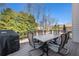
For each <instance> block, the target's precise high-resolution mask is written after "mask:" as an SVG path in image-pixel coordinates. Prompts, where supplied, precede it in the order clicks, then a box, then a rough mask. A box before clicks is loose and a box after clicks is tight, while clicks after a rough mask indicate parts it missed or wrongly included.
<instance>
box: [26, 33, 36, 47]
mask: <svg viewBox="0 0 79 59" xmlns="http://www.w3.org/2000/svg"><path fill="white" fill-rule="evenodd" d="M27 36H28V40H29V44H30V45H31V46H32V47H35V45H34V42H33V33H32V32H28V34H27Z"/></svg>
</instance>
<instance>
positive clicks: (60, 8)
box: [0, 3, 72, 24]
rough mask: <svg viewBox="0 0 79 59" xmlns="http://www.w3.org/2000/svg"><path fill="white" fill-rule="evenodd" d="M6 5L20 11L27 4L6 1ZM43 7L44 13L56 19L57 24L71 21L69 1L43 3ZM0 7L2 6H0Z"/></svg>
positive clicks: (23, 9)
mask: <svg viewBox="0 0 79 59" xmlns="http://www.w3.org/2000/svg"><path fill="white" fill-rule="evenodd" d="M6 7H7V8H11V9H13V10H14V11H16V12H20V11H25V8H24V7H27V4H23V3H16V4H15V3H7V4H6ZM4 8H5V7H4ZM43 8H44V12H45V14H46V15H50V16H51V17H53V18H55V19H57V20H58V23H59V24H71V23H72V4H71V3H45V4H44V5H43ZM0 9H2V7H0ZM26 9H27V8H26ZM36 10H37V9H35V10H34V11H36ZM39 21H40V20H39Z"/></svg>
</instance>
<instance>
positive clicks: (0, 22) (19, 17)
mask: <svg viewBox="0 0 79 59" xmlns="http://www.w3.org/2000/svg"><path fill="white" fill-rule="evenodd" d="M36 25H37V24H36V23H35V19H34V17H33V16H32V15H29V14H27V13H24V12H18V13H17V12H14V11H13V10H11V9H10V8H6V9H3V11H2V12H1V14H0V29H9V30H14V31H16V32H18V33H19V35H20V38H23V37H25V36H26V34H27V32H28V31H33V30H35V29H36Z"/></svg>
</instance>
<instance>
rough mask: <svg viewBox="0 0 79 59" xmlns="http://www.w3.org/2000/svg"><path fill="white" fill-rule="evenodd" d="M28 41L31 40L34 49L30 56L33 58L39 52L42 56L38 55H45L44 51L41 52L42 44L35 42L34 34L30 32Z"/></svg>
mask: <svg viewBox="0 0 79 59" xmlns="http://www.w3.org/2000/svg"><path fill="white" fill-rule="evenodd" d="M28 40H29V44H30V46H31V47H33V49H32V50H30V51H29V55H30V56H32V55H33V54H35V53H36V52H38V51H39V52H40V54H39V53H38V54H39V55H41V56H42V55H43V51H42V50H41V46H42V43H38V42H35V41H34V39H33V33H32V32H28ZM34 52H35V53H34ZM38 54H36V55H38Z"/></svg>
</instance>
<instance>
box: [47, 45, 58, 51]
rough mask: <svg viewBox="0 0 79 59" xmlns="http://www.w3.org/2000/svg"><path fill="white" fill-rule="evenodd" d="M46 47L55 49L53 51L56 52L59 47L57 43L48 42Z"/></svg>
mask: <svg viewBox="0 0 79 59" xmlns="http://www.w3.org/2000/svg"><path fill="white" fill-rule="evenodd" d="M48 47H49V48H50V49H51V50H53V51H55V52H58V48H59V45H55V44H48Z"/></svg>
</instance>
